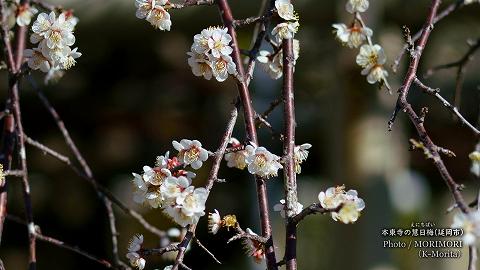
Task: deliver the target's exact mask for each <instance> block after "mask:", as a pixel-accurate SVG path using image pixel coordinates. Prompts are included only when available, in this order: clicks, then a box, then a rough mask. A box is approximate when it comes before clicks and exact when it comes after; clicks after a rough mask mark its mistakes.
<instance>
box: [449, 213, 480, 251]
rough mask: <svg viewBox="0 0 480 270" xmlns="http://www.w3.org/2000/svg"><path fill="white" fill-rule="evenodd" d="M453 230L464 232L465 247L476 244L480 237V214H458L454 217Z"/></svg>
mask: <svg viewBox="0 0 480 270" xmlns="http://www.w3.org/2000/svg"><path fill="white" fill-rule="evenodd" d="M452 228H458V229H462V230H463V236H462V240H463V243H464V244H465V245H468V246H472V245H474V244H475V242H476V240H477V237H479V236H480V212H479V211H478V210H477V211H475V212H470V213H467V214H465V213H463V212H458V213H456V214H455V216H454V217H453V223H452Z"/></svg>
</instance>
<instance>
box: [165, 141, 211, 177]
mask: <svg viewBox="0 0 480 270" xmlns="http://www.w3.org/2000/svg"><path fill="white" fill-rule="evenodd" d="M172 145H173V147H174V148H175V149H176V150H177V151H178V159H179V160H180V162H181V163H182V164H185V165H190V166H192V168H194V169H195V170H198V169H200V168H201V167H202V164H203V162H204V161H206V160H207V159H208V151H207V150H205V149H204V148H203V147H202V143H201V142H199V141H197V140H193V141H192V140H187V139H183V140H181V141H180V142H177V141H173V142H172Z"/></svg>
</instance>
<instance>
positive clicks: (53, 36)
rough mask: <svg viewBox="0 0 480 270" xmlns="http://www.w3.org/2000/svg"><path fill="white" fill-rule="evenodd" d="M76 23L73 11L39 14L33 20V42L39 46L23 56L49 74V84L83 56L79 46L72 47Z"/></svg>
mask: <svg viewBox="0 0 480 270" xmlns="http://www.w3.org/2000/svg"><path fill="white" fill-rule="evenodd" d="M77 22H78V19H77V18H76V17H74V16H73V13H72V12H71V11H65V12H62V13H60V14H59V15H58V17H57V15H56V14H55V12H53V11H52V12H50V14H46V13H40V14H39V15H38V16H37V19H36V20H35V21H34V22H33V24H32V31H33V33H32V34H31V35H30V42H31V43H32V44H38V45H37V47H36V48H33V49H26V50H25V51H24V55H25V58H26V59H27V63H28V66H29V68H31V69H32V70H38V69H39V70H41V71H42V72H45V73H47V75H46V76H45V82H46V83H48V82H52V81H58V80H59V79H60V78H61V77H62V76H63V74H64V70H67V69H70V68H72V67H73V66H75V64H76V59H77V58H79V57H80V56H81V55H82V54H81V53H80V52H79V51H78V48H74V49H72V48H71V46H73V45H74V43H75V36H74V35H73V31H74V29H75V25H76V24H77Z"/></svg>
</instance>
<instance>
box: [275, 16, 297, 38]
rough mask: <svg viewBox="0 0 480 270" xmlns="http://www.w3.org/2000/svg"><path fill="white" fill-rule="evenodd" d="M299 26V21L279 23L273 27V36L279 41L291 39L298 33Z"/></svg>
mask: <svg viewBox="0 0 480 270" xmlns="http://www.w3.org/2000/svg"><path fill="white" fill-rule="evenodd" d="M299 26H300V24H299V23H298V22H297V21H293V22H283V23H279V24H277V26H275V27H274V28H273V30H272V36H274V38H275V40H276V41H277V42H278V43H280V42H282V40H284V39H291V38H293V37H294V36H295V34H296V33H297V31H298V27H299Z"/></svg>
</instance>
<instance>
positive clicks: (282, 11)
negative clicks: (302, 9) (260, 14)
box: [275, 0, 298, 21]
mask: <svg viewBox="0 0 480 270" xmlns="http://www.w3.org/2000/svg"><path fill="white" fill-rule="evenodd" d="M275 8H276V9H277V12H278V16H280V18H282V19H284V20H287V21H292V20H298V17H297V16H296V15H295V11H294V9H293V5H292V3H290V0H276V1H275Z"/></svg>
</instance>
